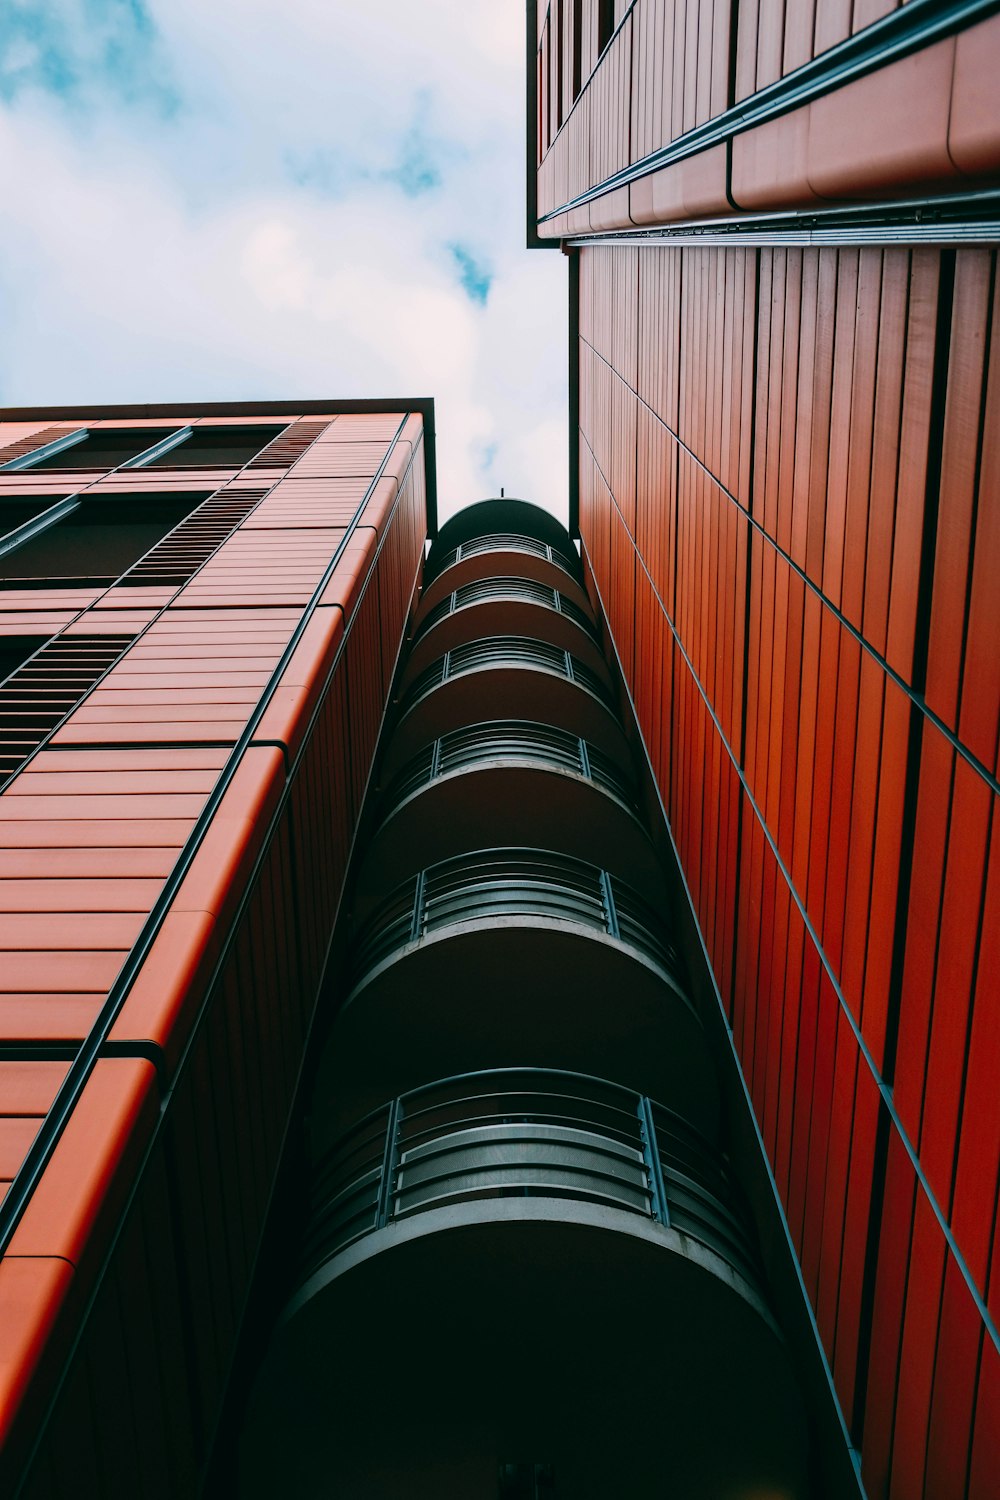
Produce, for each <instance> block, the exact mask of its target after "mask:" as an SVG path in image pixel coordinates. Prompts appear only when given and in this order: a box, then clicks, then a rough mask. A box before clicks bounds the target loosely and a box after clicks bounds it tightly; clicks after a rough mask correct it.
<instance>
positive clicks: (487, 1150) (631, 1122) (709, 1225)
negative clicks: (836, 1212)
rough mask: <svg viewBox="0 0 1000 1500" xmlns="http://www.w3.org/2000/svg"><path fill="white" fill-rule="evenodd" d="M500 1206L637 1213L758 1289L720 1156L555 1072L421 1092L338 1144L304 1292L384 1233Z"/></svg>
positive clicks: (314, 1196)
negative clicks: (527, 1203)
mask: <svg viewBox="0 0 1000 1500" xmlns="http://www.w3.org/2000/svg"><path fill="white" fill-rule="evenodd" d="M503 1197H556V1198H562V1199H575V1200H577V1201H582V1202H590V1203H600V1204H603V1205H605V1206H608V1207H612V1208H617V1209H621V1210H624V1211H626V1212H630V1213H635V1214H637V1215H639V1216H640V1217H642V1218H645V1219H649V1220H652V1221H654V1222H656V1223H659V1224H661V1225H663V1226H665V1227H669V1228H672V1229H675V1230H678V1231H679V1232H681V1233H682V1234H685V1235H687V1236H689V1237H690V1238H691V1239H693V1240H696V1241H697V1242H698V1243H699V1244H701V1245H704V1246H705V1247H707V1248H708V1249H709V1250H711V1251H713V1252H714V1253H715V1254H716V1255H718V1256H720V1257H721V1258H722V1259H723V1260H724V1261H725V1262H726V1263H727V1264H728V1265H729V1266H730V1267H731V1269H732V1270H733V1271H735V1272H736V1274H737V1275H738V1276H740V1277H742V1278H743V1280H744V1281H747V1282H749V1283H750V1284H751V1285H752V1286H754V1287H755V1288H757V1289H758V1290H760V1288H761V1282H762V1279H763V1278H762V1273H761V1268H760V1260H759V1256H758V1251H757V1246H756V1240H755V1235H754V1230H753V1223H752V1218H751V1215H750V1212H749V1208H748V1206H747V1203H746V1200H745V1199H744V1197H743V1195H742V1193H741V1191H740V1189H739V1186H738V1184H737V1183H736V1181H735V1179H734V1178H733V1176H732V1174H731V1172H730V1170H729V1166H728V1163H727V1161H726V1158H725V1157H724V1155H723V1154H722V1153H721V1152H720V1151H718V1150H717V1149H716V1148H715V1147H714V1146H712V1145H711V1144H710V1142H708V1141H707V1140H706V1139H705V1138H704V1137H703V1136H702V1135H701V1134H700V1133H699V1132H698V1131H696V1130H695V1129H694V1128H693V1127H692V1126H691V1125H689V1124H688V1122H687V1121H686V1120H685V1119H683V1118H682V1116H680V1115H678V1114H676V1113H675V1112H674V1111H673V1110H671V1109H669V1108H668V1107H667V1106H666V1105H663V1104H660V1103H657V1102H656V1101H654V1100H651V1099H649V1098H648V1097H647V1096H646V1095H642V1094H638V1093H636V1092H635V1091H633V1090H631V1089H627V1088H623V1087H622V1086H621V1085H619V1084H615V1083H610V1082H608V1081H607V1080H605V1079H600V1078H594V1077H590V1076H588V1075H585V1074H579V1073H570V1072H563V1071H561V1070H556V1069H550V1068H501V1069H495V1070H490V1071H488V1072H478V1073H465V1074H459V1075H457V1076H455V1077H453V1078H448V1079H443V1080H440V1081H438V1082H435V1083H431V1084H425V1085H423V1086H422V1087H420V1088H418V1089H414V1090H412V1091H410V1092H409V1093H406V1094H402V1095H400V1096H399V1097H398V1098H396V1099H394V1100H392V1101H391V1102H390V1103H389V1104H386V1105H382V1106H381V1107H380V1108H378V1109H376V1110H373V1111H372V1112H371V1113H370V1114H369V1115H366V1116H365V1118H364V1119H363V1120H361V1121H360V1122H359V1123H358V1124H357V1125H355V1126H353V1127H352V1128H351V1129H349V1130H348V1131H346V1132H345V1133H344V1134H343V1135H341V1136H340V1137H339V1138H338V1139H337V1140H336V1141H335V1142H334V1143H333V1144H332V1145H331V1146H330V1147H329V1148H328V1149H327V1150H326V1151H325V1152H323V1153H322V1154H321V1155H320V1157H319V1159H318V1161H317V1163H316V1169H315V1173H314V1177H313V1182H312V1189H311V1213H310V1224H309V1230H308V1233H307V1237H306V1243H305V1246H304V1254H303V1262H302V1267H303V1269H302V1275H303V1279H305V1278H306V1277H308V1276H310V1275H312V1274H313V1272H314V1271H316V1270H317V1269H318V1268H319V1267H320V1266H322V1265H323V1264H325V1263H326V1262H327V1261H328V1260H330V1259H331V1258H332V1257H333V1256H335V1255H337V1254H339V1253H340V1252H341V1251H342V1250H344V1249H346V1248H347V1246H348V1245H351V1244H353V1243H354V1242H355V1241H357V1240H358V1239H360V1238H363V1237H364V1236H365V1235H367V1234H371V1233H373V1232H374V1231H376V1230H378V1229H381V1228H384V1227H385V1226H386V1225H387V1224H389V1223H391V1222H395V1221H398V1220H401V1219H404V1218H408V1217H410V1216H411V1215H414V1214H417V1213H420V1212H423V1211H425V1210H428V1209H432V1208H441V1207H445V1206H448V1205H452V1204H455V1203H461V1202H471V1201H476V1200H483V1199H496V1198H503Z"/></svg>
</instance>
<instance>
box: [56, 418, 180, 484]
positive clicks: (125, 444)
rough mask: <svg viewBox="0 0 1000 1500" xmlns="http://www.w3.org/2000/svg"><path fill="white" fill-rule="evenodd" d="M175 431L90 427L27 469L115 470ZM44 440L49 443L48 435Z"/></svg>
mask: <svg viewBox="0 0 1000 1500" xmlns="http://www.w3.org/2000/svg"><path fill="white" fill-rule="evenodd" d="M63 430H64V431H65V430H66V429H63ZM176 431H177V428H176V427H94V428H92V429H91V430H90V431H89V432H88V433H87V436H86V437H85V438H84V439H83V440H82V441H81V442H79V443H74V444H73V445H72V447H70V448H64V449H63V450H62V452H61V453H52V454H50V455H49V457H48V458H42V459H39V461H38V463H37V464H32V465H31V468H30V472H31V473H32V474H37V473H38V472H39V471H41V470H43V469H68V470H72V472H73V473H74V474H76V473H78V472H79V471H80V470H81V469H117V468H118V466H119V464H123V463H126V462H127V461H128V460H129V459H130V458H138V456H139V454H140V453H145V451H146V449H147V448H152V446H153V444H154V443H162V441H163V439H164V438H165V437H169V436H170V434H171V432H176ZM46 441H47V442H51V441H52V438H51V437H49V438H47V439H46Z"/></svg>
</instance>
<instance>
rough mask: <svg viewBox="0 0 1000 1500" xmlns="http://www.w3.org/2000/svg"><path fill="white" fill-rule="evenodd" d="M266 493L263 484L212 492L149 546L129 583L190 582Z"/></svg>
mask: <svg viewBox="0 0 1000 1500" xmlns="http://www.w3.org/2000/svg"><path fill="white" fill-rule="evenodd" d="M266 494H267V488H266V487H264V488H261V489H236V488H234V489H228V490H219V492H218V494H215V495H210V496H209V498H208V499H207V500H205V501H204V502H203V503H202V504H201V505H199V506H198V508H197V510H193V511H192V512H191V514H190V515H189V516H185V518H184V520H183V521H181V522H180V524H179V525H178V526H175V527H174V529H173V531H171V532H168V534H167V535H166V536H165V537H164V538H163V540H162V541H160V542H157V544H156V546H155V547H152V548H150V550H149V551H148V552H147V553H146V555H145V557H142V558H140V559H139V561H138V562H137V563H136V564H135V566H134V567H133V568H130V569H129V571H128V572H127V573H126V574H125V575H124V577H125V578H127V579H128V581H129V583H136V584H150V585H153V584H162V585H164V586H170V585H178V586H179V585H180V584H182V583H187V581H188V579H189V578H192V577H193V576H194V574H195V573H197V571H198V569H199V568H200V567H201V565H202V563H205V562H207V561H208V559H209V558H210V557H211V555H212V553H213V552H214V551H215V550H216V548H217V547H220V546H221V545H222V543H223V542H224V541H226V540H227V538H228V537H230V536H232V534H233V532H234V531H235V530H236V528H237V526H238V525H239V524H240V522H241V521H245V520H246V518H247V516H248V515H249V514H250V512H251V511H252V510H254V509H255V508H256V506H257V505H259V503H260V501H261V500H263V498H264V496H265V495H266Z"/></svg>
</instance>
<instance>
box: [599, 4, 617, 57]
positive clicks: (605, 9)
mask: <svg viewBox="0 0 1000 1500" xmlns="http://www.w3.org/2000/svg"><path fill="white" fill-rule="evenodd" d="M614 30H615V0H597V55H598V57H600V55H601V53H602V52H603V51H604V49H605V47H606V46H607V45H608V43H609V42H610V40H611V38H612V36H613V35H614Z"/></svg>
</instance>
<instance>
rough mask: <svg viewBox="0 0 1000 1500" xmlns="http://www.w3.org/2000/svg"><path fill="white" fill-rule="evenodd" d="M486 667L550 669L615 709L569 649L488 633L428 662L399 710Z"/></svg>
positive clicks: (597, 681) (603, 688)
mask: <svg viewBox="0 0 1000 1500" xmlns="http://www.w3.org/2000/svg"><path fill="white" fill-rule="evenodd" d="M488 667H527V668H531V669H534V670H535V671H539V672H550V673H552V674H553V675H554V676H556V677H561V678H563V679H564V680H566V681H567V682H575V683H577V684H578V685H579V686H580V687H583V688H586V690H587V691H588V692H589V693H593V695H594V697H595V698H598V699H600V701H601V703H603V704H604V706H605V707H606V708H610V709H611V711H612V712H616V705H615V702H614V699H613V697H612V695H611V693H610V691H609V690H608V688H607V687H606V686H605V684H604V683H603V682H602V681H601V679H600V677H599V676H598V675H597V673H596V672H594V671H592V670H591V668H590V667H588V666H586V665H585V663H584V662H582V661H580V660H579V658H578V657H575V656H573V655H572V653H571V652H569V651H563V650H561V649H560V648H559V647H558V646H552V645H550V644H549V643H548V641H535V640H531V639H529V637H527V636H516V635H505V636H490V637H488V638H487V639H485V640H478V641H466V642H464V643H463V644H462V645H461V646H456V647H455V648H454V650H453V651H447V652H446V653H445V654H444V656H439V657H438V659H437V661H434V662H431V664H430V666H429V667H425V668H424V670H423V671H422V672H420V673H419V674H418V675H417V676H416V677H415V678H414V679H413V681H412V682H411V683H410V685H409V687H408V688H407V689H406V691H405V693H404V694H403V696H402V697H401V699H400V702H399V710H400V713H401V714H404V713H406V711H407V710H408V709H410V708H412V707H413V705H414V704H415V703H417V702H418V701H419V700H420V699H421V698H423V697H424V696H425V695H426V694H427V693H430V692H433V690H434V689H435V688H437V687H440V686H441V684H442V683H444V682H448V681H450V680H451V679H452V678H455V677H461V676H463V675H464V674H465V673H467V672H476V671H481V670H482V669H484V668H488Z"/></svg>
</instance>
